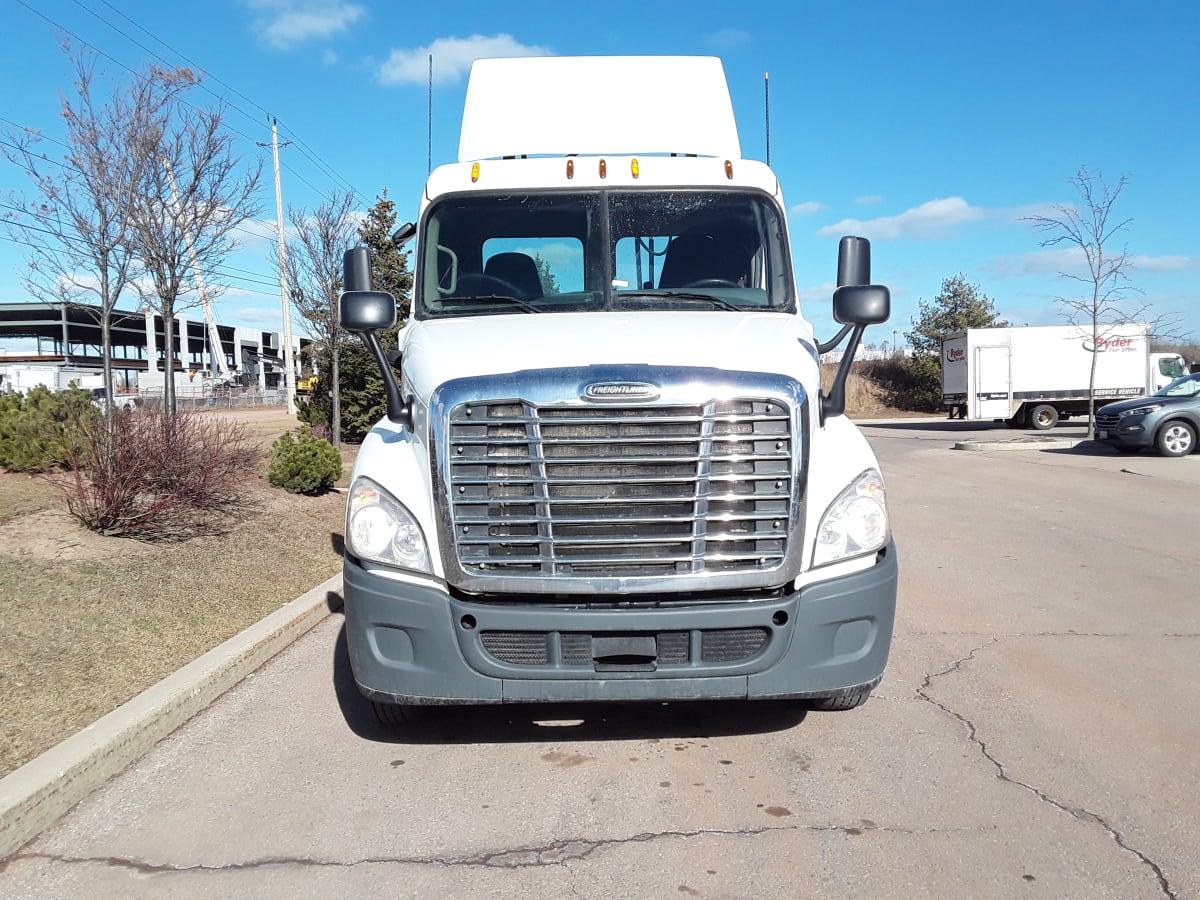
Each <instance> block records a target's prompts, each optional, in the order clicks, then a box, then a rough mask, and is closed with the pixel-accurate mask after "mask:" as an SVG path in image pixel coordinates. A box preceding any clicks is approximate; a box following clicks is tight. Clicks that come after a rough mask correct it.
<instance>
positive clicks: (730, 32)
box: [704, 28, 754, 49]
mask: <svg viewBox="0 0 1200 900" xmlns="http://www.w3.org/2000/svg"><path fill="white" fill-rule="evenodd" d="M704 40H705V42H706V43H707V44H709V45H710V46H713V47H723V48H725V49H732V48H734V47H744V46H746V45H747V44H749V43H750V42H751V41H752V40H754V38H753V37H752V36H751V35H750V33H749V32H748V31H742V30H740V29H738V28H722V29H721V30H720V31H714V32H713V33H712V34H709V35H705V37H704Z"/></svg>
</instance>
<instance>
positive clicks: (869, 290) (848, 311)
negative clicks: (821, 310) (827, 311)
mask: <svg viewBox="0 0 1200 900" xmlns="http://www.w3.org/2000/svg"><path fill="white" fill-rule="evenodd" d="M891 314H892V294H891V292H890V291H889V290H888V289H887V287H886V286H885V285H882V284H847V285H843V286H842V287H840V288H838V289H837V290H835V291H834V292H833V318H834V320H835V321H837V322H839V323H840V324H842V325H880V324H882V323H884V322H886V321H887V320H888V317H889V316H890V315H891Z"/></svg>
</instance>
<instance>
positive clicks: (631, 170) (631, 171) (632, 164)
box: [629, 159, 638, 178]
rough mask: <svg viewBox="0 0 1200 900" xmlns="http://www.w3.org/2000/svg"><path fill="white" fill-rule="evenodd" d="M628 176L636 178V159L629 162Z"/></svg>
mask: <svg viewBox="0 0 1200 900" xmlns="http://www.w3.org/2000/svg"><path fill="white" fill-rule="evenodd" d="M629 174H631V175H632V176H633V177H634V178H637V177H638V161H637V160H636V159H634V160H630V162H629Z"/></svg>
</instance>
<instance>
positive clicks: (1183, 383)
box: [1096, 372, 1200, 456]
mask: <svg viewBox="0 0 1200 900" xmlns="http://www.w3.org/2000/svg"><path fill="white" fill-rule="evenodd" d="M1096 430H1097V433H1096V436H1097V437H1098V438H1099V439H1100V440H1102V441H1107V442H1109V443H1111V444H1112V446H1114V447H1116V448H1117V449H1118V450H1120V451H1122V452H1123V453H1136V452H1137V451H1138V450H1141V449H1143V448H1146V447H1157V448H1158V452H1159V453H1161V454H1162V455H1163V456H1187V455H1188V454H1189V453H1191V452H1192V451H1193V450H1195V449H1196V443H1197V442H1196V437H1197V435H1198V434H1200V372H1197V373H1195V374H1193V375H1184V376H1183V377H1182V378H1176V379H1175V380H1174V381H1172V382H1171V383H1170V384H1168V385H1167V386H1166V387H1164V388H1161V389H1159V390H1158V391H1156V392H1155V393H1153V394H1151V395H1150V396H1149V397H1137V398H1135V399H1133V400H1122V401H1120V402H1119V403H1109V404H1108V405H1107V406H1102V407H1100V409H1098V410H1096Z"/></svg>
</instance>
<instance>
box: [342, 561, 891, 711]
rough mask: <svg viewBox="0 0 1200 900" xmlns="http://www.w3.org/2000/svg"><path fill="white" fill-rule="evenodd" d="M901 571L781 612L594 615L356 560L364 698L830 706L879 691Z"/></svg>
mask: <svg viewBox="0 0 1200 900" xmlns="http://www.w3.org/2000/svg"><path fill="white" fill-rule="evenodd" d="M896 571H897V569H896V548H895V545H894V544H889V545H888V547H887V548H886V550H885V551H884V552H883V553H882V554H881V558H880V559H879V562H878V563H877V564H876V565H875V566H874V567H872V568H871V569H869V570H867V571H865V572H860V573H857V574H855V575H848V576H845V577H842V578H836V579H832V580H830V581H826V582H820V583H818V584H810V585H808V586H806V587H804V588H803V589H801V590H800V591H798V592H797V593H794V594H790V595H785V596H783V597H781V598H778V599H773V600H761V601H756V600H746V599H744V598H737V599H734V598H730V599H729V600H727V601H720V600H719V599H717V600H716V602H712V601H710V602H706V603H703V604H700V603H697V604H689V605H671V606H666V607H662V608H654V609H642V608H626V609H585V608H576V607H571V606H569V604H565V603H564V604H561V605H553V604H547V603H545V602H544V598H529V600H527V599H526V598H513V600H512V602H488V603H478V602H471V601H466V600H460V599H457V598H455V597H452V596H450V595H448V594H447V593H446V592H444V591H442V590H439V589H438V588H437V587H435V586H425V585H418V584H411V583H402V582H397V581H392V580H390V579H387V578H382V577H380V576H378V575H373V574H371V573H369V572H367V571H365V570H364V569H363V568H362V567H361V566H360V565H359V564H358V563H357V562H356V561H355V560H353V559H350V558H347V559H346V563H345V572H344V588H345V600H346V642H347V646H348V648H349V652H350V663H351V667H352V669H353V671H354V677H355V680H356V681H357V683H358V686H359V689H360V690H361V691H362V692H363V694H365V695H366V696H367V697H369V698H371V699H373V700H380V701H384V702H394V703H406V704H409V703H411V704H473V703H531V702H576V701H612V700H709V699H765V698H805V697H810V698H811V697H830V696H837V695H840V694H842V693H845V692H847V691H850V690H853V689H855V688H860V687H866V686H873V685H875V684H876V683H878V681H879V679H880V678H881V677H882V675H883V669H884V666H885V665H886V664H887V658H888V651H889V649H890V646H891V640H892V626H893V623H894V620H895V611H896V580H897V576H896ZM611 599H613V600H619V599H620V598H611ZM628 599H630V600H635V599H637V598H634V597H630V598H628ZM498 636H499V637H498ZM668 637H669V639H670V641H669V643H670V646H671V647H672V652H671V653H670V654H667V653H665V652H664V648H665V647H667V646H668V641H667V638H668ZM510 640H515V641H516V642H517V643H518V644H520V645H521V647H518V648H517V649H516V650H513V647H512V645H511V644H509V643H506V641H510ZM489 642H490V643H489ZM497 642H498V643H497ZM525 645H532V646H535V647H536V648H539V649H538V652H536V653H533V654H529V653H526V652H525V649H524V648H525ZM498 647H499V648H500V649H499V650H497V648H498ZM489 648H490V650H489ZM710 648H718V649H710ZM490 651H495V652H490Z"/></svg>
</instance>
